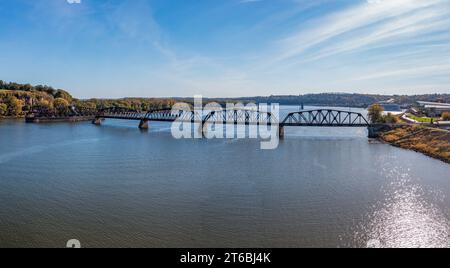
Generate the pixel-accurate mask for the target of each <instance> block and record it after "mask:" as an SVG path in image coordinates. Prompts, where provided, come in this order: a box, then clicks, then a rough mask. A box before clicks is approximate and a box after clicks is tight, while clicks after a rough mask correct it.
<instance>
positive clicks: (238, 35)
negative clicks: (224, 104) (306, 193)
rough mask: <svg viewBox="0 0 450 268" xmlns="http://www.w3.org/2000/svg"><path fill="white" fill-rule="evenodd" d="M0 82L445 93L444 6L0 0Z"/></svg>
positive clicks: (190, 91) (195, 90)
mask: <svg viewBox="0 0 450 268" xmlns="http://www.w3.org/2000/svg"><path fill="white" fill-rule="evenodd" d="M0 79H1V80H4V81H14V82H19V83H31V84H35V85H37V84H46V85H50V86H53V87H55V88H63V89H66V90H68V91H70V92H71V93H72V94H73V95H74V96H75V97H78V98H92V97H96V98H102V97H103V98H120V97H170V96H183V97H191V96H194V95H203V96H207V97H238V96H267V95H278V94H290V95H298V94H306V93H319V92H348V93H378V94H410V95H411V94H425V93H450V0H132V1H130V0H34V1H33V0H0Z"/></svg>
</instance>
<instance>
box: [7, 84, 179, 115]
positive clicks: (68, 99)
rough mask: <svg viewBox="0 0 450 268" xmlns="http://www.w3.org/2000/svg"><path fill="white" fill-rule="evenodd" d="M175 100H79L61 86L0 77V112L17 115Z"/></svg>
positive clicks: (143, 106) (140, 107) (143, 107)
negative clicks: (0, 78) (34, 84)
mask: <svg viewBox="0 0 450 268" xmlns="http://www.w3.org/2000/svg"><path fill="white" fill-rule="evenodd" d="M175 103H176V100H175V99H171V98H124V99H88V100H79V99H76V98H73V97H72V95H71V94H70V93H69V92H67V91H66V90H63V89H55V88H53V87H50V86H43V85H38V86H33V85H30V84H19V83H6V82H4V81H2V80H0V116H13V117H19V116H24V115H25V114H27V113H34V114H40V115H44V116H45V115H48V116H60V115H64V116H70V115H86V114H94V113H97V112H98V111H100V110H103V109H111V108H119V109H127V110H134V111H149V110H154V109H162V108H171V107H172V106H173V105H174V104H175Z"/></svg>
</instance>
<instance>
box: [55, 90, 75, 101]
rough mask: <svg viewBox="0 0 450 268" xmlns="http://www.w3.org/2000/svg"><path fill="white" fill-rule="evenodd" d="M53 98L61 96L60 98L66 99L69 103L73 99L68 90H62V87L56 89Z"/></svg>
mask: <svg viewBox="0 0 450 268" xmlns="http://www.w3.org/2000/svg"><path fill="white" fill-rule="evenodd" d="M54 97H55V99H56V98H61V99H65V100H66V101H68V102H69V103H72V101H73V97H72V95H70V93H69V92H67V91H65V90H62V89H58V90H57V91H56V93H55V95H54Z"/></svg>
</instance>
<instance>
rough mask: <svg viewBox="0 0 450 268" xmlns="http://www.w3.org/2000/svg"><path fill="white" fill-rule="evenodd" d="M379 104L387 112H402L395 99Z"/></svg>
mask: <svg viewBox="0 0 450 268" xmlns="http://www.w3.org/2000/svg"><path fill="white" fill-rule="evenodd" d="M377 104H378V105H380V106H381V107H383V109H384V110H385V111H386V112H401V111H402V109H401V107H400V105H399V104H396V103H395V100H394V99H390V100H387V101H380V102H378V103H377Z"/></svg>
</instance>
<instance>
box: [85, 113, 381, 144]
mask: <svg viewBox="0 0 450 268" xmlns="http://www.w3.org/2000/svg"><path fill="white" fill-rule="evenodd" d="M105 119H120V120H136V121H139V128H140V129H148V128H149V122H151V121H155V122H174V121H179V122H191V123H198V124H200V123H201V125H200V126H201V127H202V128H201V129H202V130H203V129H204V128H203V127H204V126H206V125H208V124H217V123H222V124H224V125H227V124H233V125H262V124H264V125H270V126H272V125H275V126H278V127H279V135H280V137H283V136H284V129H285V127H367V128H368V130H369V137H370V138H373V137H376V136H377V135H378V132H379V131H380V130H381V129H382V128H383V126H384V125H373V124H370V123H369V121H368V120H367V119H366V118H365V117H364V116H363V115H362V114H361V113H357V112H351V111H340V110H334V109H315V110H304V111H298V112H291V113H289V114H288V115H287V116H286V117H285V118H284V119H283V120H279V119H278V118H275V116H273V115H272V113H270V112H262V111H258V110H255V109H245V108H242V109H240V108H236V109H231V110H217V111H209V112H198V111H191V110H182V109H180V110H178V111H176V110H172V109H156V110H152V111H146V112H140V111H133V110H127V109H120V108H113V109H106V110H102V111H100V112H99V113H98V114H97V115H96V116H95V119H94V120H93V124H96V125H101V124H102V121H103V120H105Z"/></svg>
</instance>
